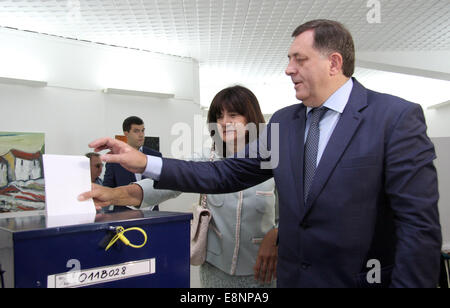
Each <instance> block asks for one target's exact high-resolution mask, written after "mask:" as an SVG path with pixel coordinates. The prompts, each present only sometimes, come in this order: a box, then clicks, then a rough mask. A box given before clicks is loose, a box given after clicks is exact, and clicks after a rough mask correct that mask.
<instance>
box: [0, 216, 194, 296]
mask: <svg viewBox="0 0 450 308" xmlns="http://www.w3.org/2000/svg"><path fill="white" fill-rule="evenodd" d="M191 218H192V215H191V214H184V213H171V212H157V211H154V212H153V211H134V210H130V211H126V212H119V213H111V214H108V213H106V214H98V215H97V216H96V218H95V222H92V223H87V224H81V225H72V226H63V227H57V226H56V227H48V224H46V217H45V215H41V216H30V217H19V218H3V219H0V273H1V276H0V287H4V288H70V287H101V288H108V287H125V288H126V287H139V288H188V287H189V285H190V266H189V257H190V248H189V245H190V238H189V237H190V220H191ZM118 230H129V231H126V232H125V233H123V235H124V236H125V238H126V240H128V241H129V244H130V245H133V246H135V247H139V246H140V245H142V244H143V242H144V240H145V237H147V242H146V244H145V246H143V247H141V248H133V247H131V246H128V245H126V244H125V242H124V241H122V240H121V239H119V240H117V241H116V242H115V243H114V244H112V245H111V246H110V248H109V249H108V250H105V248H106V247H107V246H108V244H110V243H111V241H112V240H113V239H114V237H115V236H116V235H117V233H118Z"/></svg>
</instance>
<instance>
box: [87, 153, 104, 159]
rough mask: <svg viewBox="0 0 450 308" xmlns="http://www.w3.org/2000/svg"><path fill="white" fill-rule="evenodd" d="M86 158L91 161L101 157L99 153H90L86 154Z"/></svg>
mask: <svg viewBox="0 0 450 308" xmlns="http://www.w3.org/2000/svg"><path fill="white" fill-rule="evenodd" d="M84 156H86V157H87V158H89V159H91V158H92V157H94V156H95V157H100V154H99V153H95V152H90V153H86V154H85V155H84Z"/></svg>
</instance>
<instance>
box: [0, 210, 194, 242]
mask: <svg viewBox="0 0 450 308" xmlns="http://www.w3.org/2000/svg"><path fill="white" fill-rule="evenodd" d="M46 219H47V218H46V217H45V215H44V214H41V215H35V216H23V217H14V218H0V232H8V233H12V235H13V237H14V239H30V238H36V237H47V236H54V235H62V234H69V233H76V232H90V231H99V230H108V229H109V228H110V227H116V226H122V227H124V228H129V227H139V226H143V225H152V224H160V223H167V222H176V221H189V220H191V219H192V214H190V213H176V212H161V211H142V210H137V211H133V210H130V211H124V212H117V213H102V214H97V216H96V217H95V222H93V223H88V224H80V225H71V226H61V227H51V228H48V227H47V223H46Z"/></svg>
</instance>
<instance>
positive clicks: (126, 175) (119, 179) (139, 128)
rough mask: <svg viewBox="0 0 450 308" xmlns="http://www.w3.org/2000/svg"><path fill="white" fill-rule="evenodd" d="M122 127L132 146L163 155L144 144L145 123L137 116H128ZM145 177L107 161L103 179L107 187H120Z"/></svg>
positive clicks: (151, 153) (141, 150)
mask: <svg viewBox="0 0 450 308" xmlns="http://www.w3.org/2000/svg"><path fill="white" fill-rule="evenodd" d="M122 129H123V133H124V135H125V136H126V137H127V143H128V145H130V146H131V147H132V148H134V149H136V150H138V151H140V152H142V153H144V154H146V155H152V156H157V157H161V156H162V155H161V153H160V152H157V151H155V150H152V149H149V148H147V147H145V146H144V142H145V125H144V121H143V120H142V119H141V118H139V117H136V116H132V117H128V118H126V119H125V120H124V121H123V124H122ZM142 179H145V176H144V177H143V176H142V174H141V173H133V172H130V171H128V170H126V169H125V168H123V167H122V166H121V165H120V164H117V163H107V164H106V170H105V176H104V180H103V186H107V187H112V188H114V187H118V186H126V185H129V184H131V183H134V182H136V181H139V180H142ZM126 209H127V208H126V207H114V211H115V212H117V211H123V210H126ZM153 210H154V211H158V210H159V208H158V206H155V207H153Z"/></svg>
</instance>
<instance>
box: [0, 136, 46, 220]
mask: <svg viewBox="0 0 450 308" xmlns="http://www.w3.org/2000/svg"><path fill="white" fill-rule="evenodd" d="M44 152H45V134H43V133H10V132H0V214H2V213H10V212H22V211H35V210H44V209H45V186H44V168H43V165H42V155H43V154H44Z"/></svg>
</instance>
